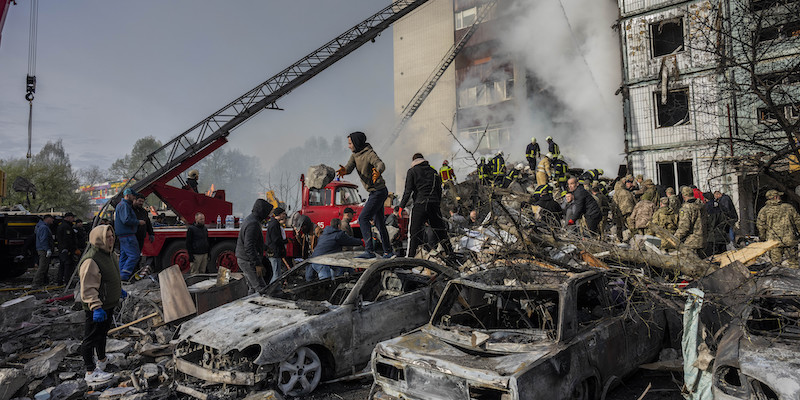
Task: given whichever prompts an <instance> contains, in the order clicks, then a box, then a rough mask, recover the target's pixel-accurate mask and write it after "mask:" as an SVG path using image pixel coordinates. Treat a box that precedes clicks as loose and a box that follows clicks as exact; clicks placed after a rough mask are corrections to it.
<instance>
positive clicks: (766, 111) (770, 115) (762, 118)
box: [758, 106, 783, 125]
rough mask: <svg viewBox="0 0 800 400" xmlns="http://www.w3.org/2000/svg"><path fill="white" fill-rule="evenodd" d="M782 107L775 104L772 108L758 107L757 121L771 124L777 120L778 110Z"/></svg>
mask: <svg viewBox="0 0 800 400" xmlns="http://www.w3.org/2000/svg"><path fill="white" fill-rule="evenodd" d="M781 108H783V107H779V106H776V109H772V108H759V109H758V122H759V123H762V124H767V125H772V124H774V123H776V122H778V111H777V110H780V109H781Z"/></svg>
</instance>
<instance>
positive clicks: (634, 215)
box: [628, 193, 658, 235]
mask: <svg viewBox="0 0 800 400" xmlns="http://www.w3.org/2000/svg"><path fill="white" fill-rule="evenodd" d="M652 198H653V197H652V193H645V194H644V195H642V199H641V200H639V202H638V203H636V205H635V206H634V207H633V212H631V215H630V216H629V217H628V226H629V227H630V228H631V231H632V232H633V233H635V234H639V235H644V234H645V233H646V232H645V231H646V230H647V226H648V225H650V221H651V220H652V219H653V214H655V212H656V210H657V209H658V206H656V204H655V203H653V201H652V200H651V199H652Z"/></svg>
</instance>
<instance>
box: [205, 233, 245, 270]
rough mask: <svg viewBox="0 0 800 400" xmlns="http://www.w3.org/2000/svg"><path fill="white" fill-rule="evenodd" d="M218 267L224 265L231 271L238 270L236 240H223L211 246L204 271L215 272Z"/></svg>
mask: <svg viewBox="0 0 800 400" xmlns="http://www.w3.org/2000/svg"><path fill="white" fill-rule="evenodd" d="M219 267H225V268H227V269H229V270H231V272H239V263H238V262H237V261H236V242H235V241H233V240H225V241H223V242H219V243H217V244H215V245H214V247H212V248H211V252H210V253H209V254H208V268H207V269H206V272H208V273H216V272H217V269H218V268H219Z"/></svg>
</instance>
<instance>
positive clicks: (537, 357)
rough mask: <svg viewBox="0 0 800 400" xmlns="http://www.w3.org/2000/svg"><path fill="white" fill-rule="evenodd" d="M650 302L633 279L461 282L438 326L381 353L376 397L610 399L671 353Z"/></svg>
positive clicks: (477, 278)
mask: <svg viewBox="0 0 800 400" xmlns="http://www.w3.org/2000/svg"><path fill="white" fill-rule="evenodd" d="M646 295H647V293H646V292H644V293H639V292H638V290H634V286H633V285H631V284H629V283H628V282H626V279H625V277H623V276H616V275H612V274H611V273H603V272H598V271H589V272H580V273H571V272H567V271H559V270H540V269H537V268H536V267H535V266H514V267H499V268H494V269H489V270H487V271H484V272H479V273H476V274H473V275H470V276H469V277H465V278H459V279H455V280H451V281H450V282H449V283H448V284H447V287H446V289H445V292H444V293H443V294H442V297H441V299H440V301H439V304H438V306H437V308H436V310H435V312H434V314H433V316H432V317H431V321H430V323H428V324H427V325H425V326H423V327H422V328H421V329H420V330H419V331H416V332H413V333H409V334H407V335H404V336H401V337H398V338H394V339H390V340H387V341H385V342H381V343H379V344H378V345H377V346H376V347H375V351H374V352H373V354H372V361H371V362H372V371H373V376H374V378H375V384H374V387H373V394H372V398H373V399H425V400H439V399H496V400H501V399H502V400H511V399H553V398H570V399H592V398H600V394H601V393H602V392H603V391H604V390H607V389H608V388H609V387H610V386H611V383H612V382H617V381H618V379H617V378H621V377H623V376H625V375H628V374H630V373H632V372H634V371H635V370H636V368H637V367H638V366H639V365H640V364H641V363H643V362H646V361H648V360H650V359H652V358H654V357H655V356H656V355H657V354H658V352H659V351H660V349H661V347H662V341H663V337H664V327H665V324H666V319H665V316H664V312H663V310H656V309H654V308H653V302H649V301H645V299H644V298H645V297H646Z"/></svg>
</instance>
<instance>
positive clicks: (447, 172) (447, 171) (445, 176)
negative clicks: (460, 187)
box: [439, 165, 456, 182]
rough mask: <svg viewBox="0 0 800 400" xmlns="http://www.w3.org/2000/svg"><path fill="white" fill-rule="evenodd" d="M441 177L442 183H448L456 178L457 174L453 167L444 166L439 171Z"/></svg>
mask: <svg viewBox="0 0 800 400" xmlns="http://www.w3.org/2000/svg"><path fill="white" fill-rule="evenodd" d="M439 175H440V176H441V177H442V182H447V181H449V180H451V179H455V177H456V174H455V173H454V172H453V167H451V166H449V165H442V168H441V169H439Z"/></svg>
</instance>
